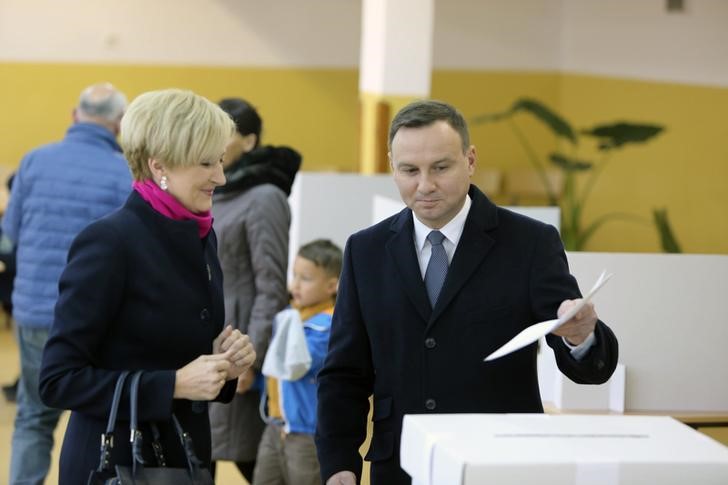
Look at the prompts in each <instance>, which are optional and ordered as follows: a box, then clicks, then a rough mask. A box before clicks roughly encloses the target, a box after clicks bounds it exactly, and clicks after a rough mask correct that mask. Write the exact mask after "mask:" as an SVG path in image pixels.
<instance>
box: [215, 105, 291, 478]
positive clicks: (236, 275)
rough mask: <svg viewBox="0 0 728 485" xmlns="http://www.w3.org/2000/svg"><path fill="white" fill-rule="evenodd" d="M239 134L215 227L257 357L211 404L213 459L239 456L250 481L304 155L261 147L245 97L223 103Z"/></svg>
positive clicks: (234, 310) (237, 323)
mask: <svg viewBox="0 0 728 485" xmlns="http://www.w3.org/2000/svg"><path fill="white" fill-rule="evenodd" d="M220 107H221V108H222V109H223V110H224V111H226V112H227V113H228V114H229V115H230V117H231V118H232V119H233V121H234V122H235V126H236V133H235V134H234V135H233V141H232V142H231V143H230V145H229V146H228V149H227V151H226V152H225V157H224V167H225V177H226V178H227V184H226V185H225V187H221V188H220V189H218V190H216V191H215V204H214V214H215V231H216V233H217V235H218V238H219V245H218V255H219V257H220V264H221V266H222V271H223V274H224V275H225V279H224V282H225V315H226V318H227V320H228V321H229V322H231V323H232V324H233V326H234V328H236V329H238V330H240V331H241V332H243V333H245V334H248V335H249V336H250V339H251V341H252V343H253V346H254V348H255V351H256V353H257V355H258V360H257V361H256V362H255V364H254V370H251V371H249V372H247V373H245V374H244V375H242V376H241V377H240V379H239V380H238V388H237V393H238V394H237V395H236V396H235V398H234V399H233V402H232V403H231V404H230V405H228V406H222V405H219V404H213V405H212V406H210V418H211V423H212V459H213V460H225V461H233V462H235V464H236V465H237V467H238V469H239V470H240V472H241V473H242V475H243V476H244V477H245V479H246V480H247V481H248V482H251V483H252V481H253V469H254V468H255V457H256V455H257V452H258V443H259V442H260V438H261V435H262V434H263V429H264V427H265V425H264V423H263V421H262V419H261V417H260V413H259V410H258V408H259V403H260V392H259V391H260V389H261V386H262V384H263V379H262V378H261V377H260V374H259V371H260V367H261V365H262V362H263V358H264V357H265V352H266V350H267V349H268V343H269V341H270V336H271V328H272V325H273V317H274V316H275V315H276V313H278V312H279V311H280V310H282V309H283V308H284V307H285V306H286V304H287V302H288V291H287V289H286V274H287V268H288V229H289V226H290V222H291V212H290V208H289V206H288V195H289V194H290V193H291V185H292V184H293V180H294V178H295V176H296V172H297V171H298V168H299V167H300V165H301V156H300V155H299V154H298V152H296V151H295V150H292V149H290V148H287V147H273V146H261V144H260V135H261V131H262V120H261V118H260V116H259V115H258V112H257V111H256V110H255V108H254V107H252V106H251V105H250V104H249V103H248V102H247V101H245V100H243V99H240V98H228V99H224V100H222V101H221V102H220Z"/></svg>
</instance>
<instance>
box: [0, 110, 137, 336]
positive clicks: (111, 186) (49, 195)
mask: <svg viewBox="0 0 728 485" xmlns="http://www.w3.org/2000/svg"><path fill="white" fill-rule="evenodd" d="M130 190H131V174H130V172H129V168H128V167H127V164H126V161H125V160H124V157H123V155H122V154H121V148H120V147H119V145H118V144H117V143H116V140H115V139H114V135H113V133H111V132H110V131H109V130H107V129H106V128H104V127H102V126H100V125H96V124H92V123H76V124H74V125H73V126H71V127H70V128H69V129H68V131H67V132H66V136H65V138H64V139H63V140H62V141H60V142H57V143H52V144H49V145H45V146H42V147H40V148H37V149H35V150H33V151H31V152H30V153H28V154H27V155H26V156H25V157H24V158H23V160H22V161H21V162H20V168H19V169H18V173H17V175H16V177H15V180H14V181H13V189H12V191H11V194H10V201H9V203H8V207H7V210H6V212H5V216H4V217H3V221H2V229H3V232H4V234H5V235H6V236H7V237H8V238H9V239H10V240H11V241H13V242H14V243H15V244H16V246H17V248H18V253H17V276H16V278H15V288H14V289H13V297H12V299H13V316H14V317H15V320H16V321H17V322H18V325H22V326H26V327H35V328H50V326H51V324H52V323H53V307H54V306H55V304H56V300H57V299H58V279H59V278H60V276H61V271H63V267H64V266H65V265H66V256H67V254H68V248H69V247H70V245H71V241H73V239H74V238H75V237H76V235H77V234H78V233H79V232H80V231H81V230H82V229H83V228H84V227H86V226H87V225H88V224H89V223H90V222H92V221H94V220H96V219H98V218H100V217H101V216H104V215H106V214H108V213H109V212H111V211H112V210H114V209H116V208H118V207H120V206H121V205H122V204H123V203H124V201H125V200H126V198H127V196H128V195H129V191H130Z"/></svg>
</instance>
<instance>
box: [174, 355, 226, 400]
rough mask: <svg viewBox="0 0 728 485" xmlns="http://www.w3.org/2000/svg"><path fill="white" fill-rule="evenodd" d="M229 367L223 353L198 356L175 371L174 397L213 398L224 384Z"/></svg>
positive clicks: (191, 398)
mask: <svg viewBox="0 0 728 485" xmlns="http://www.w3.org/2000/svg"><path fill="white" fill-rule="evenodd" d="M231 367H232V365H231V364H230V362H229V361H228V359H227V358H226V357H225V355H224V354H217V355H201V356H199V357H198V358H196V359H195V360H193V361H192V362H190V363H189V364H187V365H186V366H184V367H182V368H181V369H179V370H178V371H177V372H176V373H175V381H174V398H175V399H189V400H191V401H210V400H212V399H215V398H216V397H217V395H218V394H220V389H222V386H224V385H225V381H226V380H227V376H228V373H229V371H230V368H231ZM236 377H237V376H236Z"/></svg>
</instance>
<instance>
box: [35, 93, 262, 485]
mask: <svg viewBox="0 0 728 485" xmlns="http://www.w3.org/2000/svg"><path fill="white" fill-rule="evenodd" d="M234 129H235V127H234V125H233V122H232V121H231V120H230V118H229V116H228V115H227V114H226V113H225V112H223V111H222V110H221V109H220V108H218V107H217V105H215V104H214V103H211V102H210V101H208V100H206V99H205V98H202V97H201V96H198V95H195V94H194V93H191V92H188V91H180V90H163V91H154V92H149V93H145V94H142V95H141V96H139V97H138V98H136V99H135V100H134V101H133V102H132V103H131V104H130V105H129V108H128V110H127V112H126V114H125V115H124V117H123V119H122V123H121V140H120V143H121V145H122V148H123V149H124V153H125V155H126V157H127V160H128V163H129V167H130V168H131V172H132V176H133V178H134V183H133V189H134V190H133V191H132V194H131V195H130V196H129V199H128V200H127V202H126V204H125V205H124V206H123V207H122V208H121V209H120V210H118V211H117V212H114V213H112V214H111V215H109V216H108V217H105V218H102V219H100V220H98V221H96V222H94V223H92V224H91V225H90V226H88V227H87V228H86V229H85V230H84V231H82V232H81V234H80V235H79V236H78V237H77V238H76V240H75V241H74V242H73V244H72V246H71V250H70V252H69V257H68V264H67V266H66V268H65V270H64V272H63V275H62V276H61V280H60V295H59V299H58V304H57V306H56V311H55V320H54V323H53V327H52V329H51V332H50V336H49V340H48V344H47V346H46V348H45V352H44V355H43V363H42V368H41V377H40V392H41V397H42V399H43V400H44V401H45V403H46V404H47V405H49V406H52V407H56V408H63V409H70V410H72V411H73V413H72V414H71V418H70V421H69V423H68V428H67V430H66V436H65V439H64V443H63V448H62V452H61V460H60V476H59V483H61V484H77V483H85V481H86V479H87V477H88V474H89V471H90V470H92V469H95V468H96V467H97V466H98V460H99V436H100V435H101V433H102V431H103V430H104V427H105V421H106V418H107V416H108V411H109V404H110V402H111V398H112V394H113V391H114V386H115V383H116V380H117V377H118V375H119V374H120V373H121V371H123V370H144V371H145V372H144V374H143V376H142V379H141V385H140V400H139V401H140V409H139V420H140V422H142V423H150V422H155V423H157V425H158V426H159V429H160V432H161V444H162V447H163V448H164V450H165V454H166V461H167V466H170V467H184V466H185V465H186V462H185V454H184V452H183V450H182V448H181V446H180V444H179V441H178V439H177V438H176V435H175V432H174V429H173V427H172V422H171V415H172V413H174V414H175V416H176V417H177V418H178V419H179V421H180V423H181V425H182V428H184V430H185V431H186V432H187V433H189V434H190V436H191V437H192V441H193V443H194V447H195V452H196V454H197V456H198V457H199V458H200V459H201V460H202V462H203V465H202V466H203V467H209V463H210V425H209V418H208V413H207V406H208V402H209V401H223V402H226V401H229V400H230V399H232V397H233V395H234V393H235V388H236V384H237V378H238V376H240V375H241V374H243V373H244V372H245V371H246V370H247V369H248V367H249V366H250V365H251V364H252V362H253V361H254V359H255V352H254V350H253V347H252V345H251V344H250V342H249V339H248V338H247V336H244V335H242V334H241V333H240V332H239V331H237V330H233V329H232V327H230V326H226V327H225V326H224V322H223V319H224V305H223V295H222V273H221V270H220V265H219V263H218V259H217V255H216V246H217V241H216V237H215V233H214V231H213V230H212V217H211V215H210V209H211V207H212V195H213V193H214V191H215V188H216V187H219V186H220V185H222V184H224V183H225V177H224V175H223V170H222V163H221V160H222V156H223V154H224V151H225V148H226V146H227V144H228V142H229V140H230V138H231V135H232V133H233V131H234ZM125 395H126V393H125ZM119 416H120V421H121V422H120V423H119V424H118V428H119V433H118V439H116V440H115V443H114V445H115V446H114V448H113V452H112V461H113V462H114V463H116V464H130V463H131V452H130V449H129V443H128V440H127V439H126V436H127V435H126V430H127V429H128V423H125V422H124V420H128V416H129V409H128V402H127V400H126V399H122V403H121V407H120V410H119ZM143 430H144V427H143ZM150 441H151V440H150V439H147V440H146V443H149V442H150ZM144 453H145V456H144V458H145V461H146V462H148V463H150V464H154V463H155V457H154V455H153V454H152V450H151V447H147V448H146V449H145V450H144Z"/></svg>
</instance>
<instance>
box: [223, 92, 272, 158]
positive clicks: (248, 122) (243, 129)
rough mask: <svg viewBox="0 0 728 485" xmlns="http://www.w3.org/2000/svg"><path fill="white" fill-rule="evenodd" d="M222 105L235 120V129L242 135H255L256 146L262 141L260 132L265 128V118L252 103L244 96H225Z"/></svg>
mask: <svg viewBox="0 0 728 485" xmlns="http://www.w3.org/2000/svg"><path fill="white" fill-rule="evenodd" d="M218 104H219V105H220V107H221V108H222V109H223V111H225V112H226V113H227V114H229V115H230V117H231V118H232V119H233V121H234V122H235V129H236V130H237V131H238V133H240V134H241V135H243V136H245V135H251V134H252V135H255V138H256V140H255V146H256V147H257V146H258V144H259V143H260V132H261V131H262V130H263V120H262V119H261V118H260V115H259V114H258V111H257V110H256V109H255V108H254V107H253V105H252V104H250V103H248V102H247V101H245V100H244V99H242V98H225V99H223V100H221V101H220V102H219V103H218Z"/></svg>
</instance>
